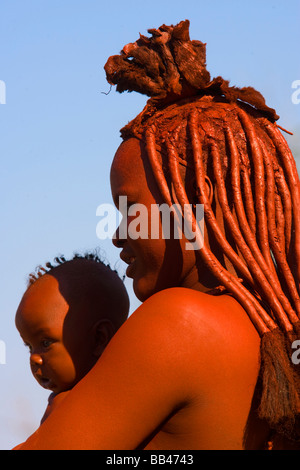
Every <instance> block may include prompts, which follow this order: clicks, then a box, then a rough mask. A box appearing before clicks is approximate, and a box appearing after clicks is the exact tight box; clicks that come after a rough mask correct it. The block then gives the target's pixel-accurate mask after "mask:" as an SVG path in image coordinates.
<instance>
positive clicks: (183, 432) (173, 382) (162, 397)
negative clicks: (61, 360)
mask: <svg viewBox="0 0 300 470" xmlns="http://www.w3.org/2000/svg"><path fill="white" fill-rule="evenodd" d="M141 152H142V153H143V150H142V148H141V146H140V143H139V141H138V140H136V139H130V140H129V141H127V142H125V143H123V144H122V145H121V147H120V149H119V150H118V152H117V154H116V157H115V160H114V162H113V165H112V172H111V185H112V194H113V197H114V199H115V200H116V199H117V198H118V196H120V195H127V196H128V199H129V198H133V199H134V200H133V201H132V202H140V203H144V204H150V203H153V202H157V203H159V202H160V201H159V196H158V190H157V188H156V187H155V184H154V180H153V176H152V173H151V172H150V170H149V168H148V167H147V165H145V164H143V162H144V160H145V159H144V158H143V155H141ZM141 156H142V159H141ZM133 159H134V163H133ZM129 160H130V161H131V165H133V164H134V168H135V177H134V178H132V171H131V170H129V168H130V167H128V163H129ZM144 163H145V162H144ZM137 187H138V189H142V188H143V190H141V191H139V190H137V192H136V195H135V196H134V194H133V191H135V190H136V189H137ZM137 194H138V195H139V198H140V199H139V200H137ZM178 242H179V241H178V240H176V244H174V240H136V241H134V240H129V239H128V240H126V239H124V240H121V239H118V238H117V240H116V241H115V243H116V245H117V246H119V247H122V249H123V255H122V254H121V256H123V257H124V256H125V255H124V253H125V254H127V255H128V256H129V255H130V256H134V257H136V261H135V263H136V266H135V267H134V269H133V268H132V270H131V273H132V276H133V281H134V287H135V291H136V294H137V295H138V297H139V298H141V299H142V300H144V303H143V304H142V305H141V306H140V307H139V308H138V309H137V310H136V311H135V312H134V313H133V314H132V315H131V317H130V318H129V319H128V320H127V321H126V322H125V324H124V325H123V326H122V327H121V328H120V329H119V331H118V332H117V333H116V335H115V336H114V337H113V339H112V340H111V341H110V343H109V345H108V347H107V348H106V349H105V351H104V352H103V354H102V356H101V358H100V359H99V360H98V362H97V364H96V365H95V366H94V367H93V369H92V370H91V371H90V372H89V373H88V374H87V375H86V377H84V378H83V379H82V380H81V381H80V382H79V383H78V384H77V385H76V386H75V387H74V388H73V389H72V390H71V391H70V392H69V393H68V396H66V397H65V399H64V400H63V402H62V403H60V405H59V407H57V409H55V410H54V411H53V413H52V414H51V416H49V417H48V418H47V420H46V421H45V422H44V423H43V424H42V426H41V427H40V428H39V429H38V430H37V431H36V432H35V433H34V434H33V435H32V436H31V437H30V438H29V439H28V440H27V441H26V442H25V443H24V444H23V445H22V446H20V448H21V449H110V450H111V449H163V450H166V449H174V450H175V449H182V450H184V449H236V450H239V449H245V448H246V449H262V448H265V446H266V442H267V439H268V436H269V428H268V426H267V425H266V424H265V423H264V422H262V421H261V420H259V419H258V418H257V415H256V413H255V407H256V405H257V403H256V393H255V390H256V384H257V379H258V374H259V368H260V338H259V335H258V333H257V332H256V330H255V328H254V326H253V325H252V323H251V321H250V320H249V318H248V316H247V314H246V313H245V311H244V310H243V308H242V307H241V306H240V304H239V303H238V302H237V301H236V300H234V299H233V298H232V297H231V296H230V295H222V296H212V295H209V294H207V293H206V291H208V290H209V287H208V286H207V282H206V283H205V282H203V280H205V279H206V277H207V276H206V275H207V274H208V273H207V272H206V269H205V267H203V271H201V270H199V264H198V267H197V269H196V263H195V253H194V252H191V251H185V250H184V249H183V242H184V240H182V241H180V243H179V245H178ZM175 257H176V259H177V263H174V258H175ZM178 257H179V258H178ZM178 259H180V260H181V263H178ZM176 266H177V268H176ZM178 266H180V269H179V267H178ZM173 270H174V272H173ZM199 271H200V273H199ZM170 272H172V280H171V281H170ZM196 273H197V275H196ZM171 283H172V284H173V286H172V284H171ZM170 284H171V285H170ZM66 423H67V426H66Z"/></svg>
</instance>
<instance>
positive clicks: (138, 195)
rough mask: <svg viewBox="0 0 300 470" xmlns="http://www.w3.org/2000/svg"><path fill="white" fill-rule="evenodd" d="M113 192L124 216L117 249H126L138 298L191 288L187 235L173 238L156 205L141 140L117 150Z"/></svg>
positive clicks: (192, 267) (124, 254)
mask: <svg viewBox="0 0 300 470" xmlns="http://www.w3.org/2000/svg"><path fill="white" fill-rule="evenodd" d="M111 189H112V196H113V199H114V202H115V204H116V207H117V208H118V209H119V210H120V212H121V214H122V216H123V219H122V222H121V224H120V226H119V228H118V230H117V232H116V238H115V240H114V244H115V245H116V246H117V247H119V248H122V251H121V253H120V257H121V259H122V260H123V261H125V262H126V263H127V264H128V268H127V271H126V274H127V276H128V277H131V278H132V279H133V288H134V291H135V294H136V296H137V297H138V298H139V299H140V300H141V301H144V300H146V299H147V298H148V297H149V296H150V295H152V294H154V293H155V292H158V291H160V290H162V289H166V288H168V287H178V286H186V287H188V283H189V280H190V278H191V272H193V271H195V272H196V266H195V252H193V251H186V249H185V246H186V242H187V240H186V239H185V238H184V236H182V237H181V239H175V238H174V234H173V233H172V232H173V230H172V227H173V222H171V223H170V224H167V223H166V222H164V223H162V215H161V214H159V213H158V209H157V205H161V204H163V203H164V201H163V199H162V197H161V195H160V192H159V190H158V187H157V184H156V181H155V179H154V176H153V174H152V170H151V168H150V164H149V162H148V159H147V155H146V152H145V150H144V148H143V145H142V144H141V143H140V141H139V140H137V139H134V138H132V139H129V140H127V141H125V142H123V143H122V144H121V146H120V147H119V149H118V151H117V153H116V155H115V158H114V161H113V164H112V168H111ZM120 196H123V198H122V199H120ZM124 196H126V197H127V207H125V205H124V201H125V198H124ZM135 204H140V206H139V207H138V206H134V205H135ZM122 206H123V207H122ZM136 209H139V211H136ZM126 210H127V213H126ZM163 220H164V221H167V220H168V219H167V218H166V219H163ZM162 225H163V228H164V233H165V236H164V237H165V238H163V236H162V232H161V231H162ZM168 229H170V235H169V234H168V233H167V232H168ZM138 232H139V233H138ZM139 234H140V236H139Z"/></svg>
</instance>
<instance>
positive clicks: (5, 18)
mask: <svg viewBox="0 0 300 470" xmlns="http://www.w3.org/2000/svg"><path fill="white" fill-rule="evenodd" d="M183 19H189V20H190V21H191V26H190V35H191V38H192V39H199V40H201V41H202V42H206V43H207V66H208V70H209V71H210V73H211V76H212V77H215V76H217V75H222V76H223V77H224V78H226V79H229V80H230V82H231V84H232V85H236V86H253V87H255V88H257V89H258V90H259V91H260V92H261V93H262V94H263V95H264V96H265V98H266V102H267V104H268V105H269V106H271V107H273V108H275V109H276V110H277V113H278V114H279V115H280V116H281V118H280V121H279V124H280V125H281V126H283V127H285V128H287V129H289V130H290V131H292V132H294V136H293V137H288V142H289V144H290V146H291V147H292V149H293V150H294V153H295V156H296V157H297V155H298V156H299V157H300V153H299V149H300V139H299V136H300V104H298V105H297V104H293V103H292V99H291V96H292V93H293V92H294V91H295V90H293V89H292V83H293V82H294V81H295V80H300V60H299V55H300V49H299V44H300V27H299V25H300V0H263V1H261V0H251V1H249V0H243V1H240V0H214V1H211V2H207V1H202V0H184V1H183V0H181V1H179V0H173V1H171V0H163V1H162V0H151V1H150V2H146V1H140V2H137V1H136V0H134V1H133V0H127V1H122V2H121V1H120V0H115V1H114V2H109V1H103V0H0V80H2V81H4V82H5V84H6V104H0V161H1V166H0V223H1V229H0V278H1V283H0V286H1V295H0V345H1V344H2V346H3V345H4V344H5V348H6V351H5V352H6V354H5V356H6V358H5V359H6V364H0V449H10V448H12V447H13V446H14V445H16V444H18V443H20V442H22V441H23V440H24V439H26V437H28V435H29V434H31V433H32V432H33V431H34V430H35V429H36V428H37V427H38V424H39V420H40V418H41V416H42V414H43V412H44V409H45V406H46V401H47V397H48V394H49V392H47V391H45V390H43V389H41V388H40V387H39V385H38V384H37V383H36V382H35V380H34V379H33V377H32V376H31V373H30V370H29V364H28V353H27V350H26V349H25V347H24V346H23V343H22V341H21V340H20V338H19V335H18V333H17V331H16V329H15V326H14V315H15V311H16V309H17V306H18V303H19V301H20V299H21V297H22V294H23V292H24V290H25V288H26V279H27V275H28V274H29V273H30V272H32V271H33V270H34V269H35V267H36V266H37V265H39V264H44V263H45V262H46V261H51V260H52V259H53V258H54V257H55V256H57V255H58V254H64V255H65V256H66V257H70V256H72V254H73V252H75V251H79V252H83V251H85V250H92V249H94V248H95V247H97V246H100V247H101V249H102V250H103V251H104V252H105V253H106V257H107V259H108V261H109V262H110V263H111V264H112V265H113V266H114V265H116V266H117V267H118V269H119V271H120V273H121V274H123V273H124V272H125V265H124V263H123V262H122V261H119V258H118V252H119V250H118V249H116V248H114V247H113V246H112V244H111V241H110V240H106V241H103V242H102V241H100V240H99V239H97V236H96V225H97V222H98V221H99V218H97V217H96V208H97V207H98V205H100V204H102V203H111V202H112V200H111V195H110V186H109V170H110V164H111V161H112V158H113V155H114V153H115V151H116V149H117V147H118V145H119V144H120V142H121V141H120V137H119V129H120V128H121V127H122V126H123V125H125V124H126V123H127V122H128V121H129V120H131V119H132V118H133V117H135V116H136V114H137V113H138V112H140V111H141V109H142V107H143V106H144V104H145V102H146V99H147V98H146V97H144V96H139V95H137V94H134V93H131V94H128V93H125V94H122V95H120V94H117V93H116V92H115V90H114V89H112V91H111V92H110V94H108V95H106V94H104V92H108V91H109V88H110V87H109V85H108V84H107V82H106V79H105V73H104V70H103V66H104V64H105V62H106V60H107V58H108V57H109V56H110V55H113V54H117V53H119V51H120V50H121V49H122V47H123V45H125V44H127V43H128V42H133V41H135V40H136V39H137V38H138V34H139V32H140V33H142V34H147V29H148V28H153V27H159V26H160V25H161V24H163V23H165V24H176V23H178V22H179V21H181V20H183ZM0 96H1V95H0ZM298 96H300V94H299V95H298ZM297 158H298V157H297ZM126 286H127V287H128V289H129V293H130V297H131V311H133V310H134V309H135V308H136V307H137V306H138V305H139V303H138V302H137V301H136V300H135V299H134V294H133V293H132V289H131V283H130V281H126ZM0 362H1V357H0ZM120 399H121V397H120Z"/></svg>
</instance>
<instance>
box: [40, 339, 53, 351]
mask: <svg viewBox="0 0 300 470" xmlns="http://www.w3.org/2000/svg"><path fill="white" fill-rule="evenodd" d="M52 343H53V340H52V339H43V341H42V343H41V344H42V346H43V348H45V349H47V348H50V346H51V344H52Z"/></svg>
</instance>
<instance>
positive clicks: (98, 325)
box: [16, 254, 129, 422]
mask: <svg viewBox="0 0 300 470" xmlns="http://www.w3.org/2000/svg"><path fill="white" fill-rule="evenodd" d="M55 261H56V262H57V265H56V266H52V265H51V264H50V263H47V264H46V267H47V269H44V268H40V271H39V273H38V274H37V275H30V280H29V287H28V289H27V290H26V292H25V294H24V296H23V298H22V300H21V302H20V305H19V307H18V309H17V313H16V327H17V329H18V331H19V333H20V335H21V337H22V339H23V341H24V343H25V345H26V346H27V347H28V349H29V353H30V366H31V371H32V374H33V376H34V377H35V379H36V380H37V381H38V383H39V384H40V385H41V386H42V387H43V388H46V389H48V390H51V391H52V392H53V393H52V394H51V395H50V397H49V403H48V407H47V409H46V412H45V414H44V416H43V418H42V421H41V422H43V421H44V420H45V419H46V418H47V417H48V416H49V414H50V413H51V412H52V411H53V409H54V408H55V407H57V405H58V404H59V403H60V402H61V400H62V399H63V398H64V397H65V395H66V393H67V392H68V391H69V390H70V389H72V388H73V387H74V385H76V384H77V383H78V382H79V381H80V380H81V379H82V378H83V377H84V376H85V375H86V374H87V373H88V372H89V370H90V369H91V368H92V367H93V366H94V364H95V363H96V362H97V360H98V358H99V357H100V356H101V354H102V352H103V351H104V349H105V347H106V346H107V344H108V342H109V341H110V340H111V338H112V337H113V335H114V334H115V333H116V331H117V330H118V329H119V328H120V326H121V325H122V324H123V323H124V321H125V320H126V319H127V317H128V312H129V298H128V294H127V291H126V289H125V286H124V284H123V282H122V280H121V279H120V278H119V276H118V274H117V272H116V271H113V270H112V269H111V268H110V267H109V266H107V265H105V264H104V263H103V262H102V261H101V260H100V259H99V257H98V256H95V255H92V254H88V255H85V256H84V257H81V256H79V255H75V256H74V258H73V259H71V260H70V261H66V260H65V259H64V258H56V259H55Z"/></svg>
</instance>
